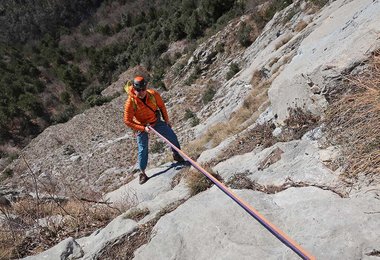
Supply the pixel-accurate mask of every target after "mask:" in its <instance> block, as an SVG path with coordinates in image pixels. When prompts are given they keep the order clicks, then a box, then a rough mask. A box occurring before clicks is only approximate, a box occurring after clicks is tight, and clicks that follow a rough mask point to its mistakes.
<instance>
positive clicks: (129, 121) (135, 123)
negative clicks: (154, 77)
mask: <svg viewBox="0 0 380 260" xmlns="http://www.w3.org/2000/svg"><path fill="white" fill-rule="evenodd" d="M148 92H149V93H148ZM149 95H153V96H154V98H155V100H156V104H154V103H153V102H152V99H151V98H149ZM144 99H145V104H144V102H143V101H142V100H141V99H140V98H138V97H137V96H136V94H135V92H134V91H133V87H131V86H130V87H129V88H128V99H127V101H126V102H125V105H124V123H125V124H126V125H127V126H129V127H130V128H132V129H133V130H137V131H144V130H145V126H146V125H147V124H153V123H155V122H156V121H157V117H156V114H155V113H154V112H153V111H152V110H151V109H149V108H148V107H147V105H148V106H149V107H150V108H152V109H153V110H154V111H155V110H157V107H158V108H159V109H160V110H161V114H162V117H163V119H164V120H165V122H169V116H168V111H167V110H166V107H165V104H164V101H163V100H162V98H161V96H160V94H159V93H158V92H157V91H155V90H153V89H148V90H147V93H146V96H145V98H144Z"/></svg>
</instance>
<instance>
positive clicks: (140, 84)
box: [133, 76, 147, 90]
mask: <svg viewBox="0 0 380 260" xmlns="http://www.w3.org/2000/svg"><path fill="white" fill-rule="evenodd" d="M146 85H147V83H146V81H145V79H144V77H142V76H137V77H135V78H134V80H133V88H134V89H136V90H145V89H146Z"/></svg>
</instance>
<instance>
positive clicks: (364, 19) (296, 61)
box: [268, 0, 380, 121]
mask: <svg viewBox="0 0 380 260" xmlns="http://www.w3.org/2000/svg"><path fill="white" fill-rule="evenodd" d="M379 14H380V4H379V2H378V1H372V0H367V1H344V2H343V1H335V2H333V3H331V5H330V6H328V7H326V8H325V9H324V10H323V11H322V12H321V13H320V15H319V16H318V17H315V19H314V20H313V22H312V23H311V24H309V25H308V26H307V27H306V30H312V31H311V33H310V34H309V35H308V36H307V37H306V38H305V39H303V40H302V42H301V44H300V46H299V48H298V49H297V54H296V55H295V56H294V58H293V59H292V61H291V62H290V63H289V64H288V65H287V66H286V67H285V68H284V71H283V72H282V73H281V74H280V75H279V76H278V77H277V78H276V79H275V80H274V81H273V83H272V86H271V88H270V90H269V93H268V94H269V97H270V99H271V103H272V106H273V110H274V113H275V114H277V115H278V119H279V121H283V120H284V119H285V118H286V116H287V115H288V108H289V107H293V108H294V107H302V108H305V109H306V110H308V111H311V112H312V113H315V114H321V113H322V112H323V110H324V109H325V108H326V106H327V102H326V99H325V98H324V96H323V92H326V90H325V91H324V90H323V89H324V88H327V87H330V86H331V85H330V83H331V81H333V80H334V79H337V77H341V75H342V73H343V74H344V71H348V70H350V69H352V68H353V67H355V66H357V65H358V64H359V63H360V61H363V60H365V59H366V58H367V56H368V54H369V53H370V52H371V51H374V50H377V49H378V48H379V47H380V46H379V40H378V39H379V38H378V37H379V32H380V29H379V24H380V15H379ZM288 44H291V41H290V42H289V43H288ZM316 88H319V89H321V91H315V89H316ZM313 89H314V91H313Z"/></svg>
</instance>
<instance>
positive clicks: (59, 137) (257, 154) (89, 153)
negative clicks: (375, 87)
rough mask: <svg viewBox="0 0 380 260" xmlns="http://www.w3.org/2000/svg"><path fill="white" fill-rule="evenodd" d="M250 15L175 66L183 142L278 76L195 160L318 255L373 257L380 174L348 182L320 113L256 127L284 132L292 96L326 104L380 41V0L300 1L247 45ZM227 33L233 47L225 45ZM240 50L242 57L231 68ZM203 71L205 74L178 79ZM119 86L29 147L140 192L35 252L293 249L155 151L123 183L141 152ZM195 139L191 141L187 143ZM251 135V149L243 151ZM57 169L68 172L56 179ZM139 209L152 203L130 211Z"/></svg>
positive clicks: (220, 254)
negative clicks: (309, 121) (259, 132)
mask: <svg viewBox="0 0 380 260" xmlns="http://www.w3.org/2000/svg"><path fill="white" fill-rule="evenodd" d="M250 19H251V20H250ZM242 21H245V22H247V21H248V22H249V21H252V16H250V15H247V16H244V17H242V18H241V19H240V20H238V21H235V22H233V23H231V24H230V25H229V26H228V27H227V28H225V29H224V30H222V31H221V32H219V33H218V34H216V35H214V36H213V37H211V38H210V39H209V40H206V41H205V42H204V43H203V44H201V45H199V47H198V48H197V49H196V50H195V51H194V53H193V54H192V56H191V57H190V58H189V57H182V58H181V59H182V60H179V61H178V62H179V63H181V62H182V64H184V66H183V67H182V70H181V71H180V73H174V72H175V71H176V68H178V67H176V66H179V65H178V64H175V65H174V67H173V71H172V72H169V73H168V75H167V82H169V83H170V90H169V91H168V92H167V93H165V94H164V97H165V98H166V99H167V100H168V107H169V111H170V114H171V115H172V116H173V118H174V122H175V128H176V130H177V132H178V135H179V136H180V139H181V141H182V142H183V143H184V144H186V143H188V142H190V141H192V140H193V139H195V138H196V139H198V140H199V139H202V137H203V136H205V135H207V134H210V129H213V126H215V125H218V124H220V127H221V128H226V127H227V125H228V124H229V125H231V124H234V122H235V121H233V119H234V118H236V117H238V116H241V114H242V113H243V112H242V111H244V110H242V109H243V108H245V107H250V104H247V102H248V101H247V97H249V96H251V95H253V94H252V93H255V94H256V95H260V94H261V93H262V92H264V93H265V92H266V90H267V89H269V92H268V94H269V99H267V98H266V96H265V95H263V97H262V98H260V99H258V98H256V99H253V100H254V101H255V102H257V103H258V104H257V107H256V110H257V111H258V112H256V113H251V112H250V114H248V115H247V116H245V117H243V119H242V122H241V126H242V127H241V128H239V132H237V133H235V132H233V131H231V132H229V134H227V135H225V136H223V137H222V138H220V139H221V140H223V141H222V142H213V141H211V140H209V142H207V143H204V144H203V146H202V151H203V152H202V154H200V156H199V158H197V160H198V162H201V163H203V164H204V165H206V164H209V165H210V166H212V170H213V171H214V172H215V173H217V174H218V175H219V176H220V177H221V179H222V180H223V181H224V182H225V183H226V184H227V185H228V186H230V188H231V189H233V190H234V192H236V193H237V194H238V195H239V196H240V197H242V198H243V199H244V200H246V201H247V202H248V203H249V204H250V205H252V206H253V207H254V208H256V209H257V210H258V211H259V212H260V213H262V214H263V215H264V216H265V217H267V218H268V219H269V220H270V221H271V222H273V223H274V224H275V225H276V226H278V227H279V228H280V229H282V230H283V231H284V232H285V233H287V234H288V235H289V236H290V237H292V238H293V239H294V240H296V241H297V242H298V243H299V244H300V245H301V246H302V247H304V248H305V249H306V250H307V251H308V252H310V253H311V254H312V255H315V256H316V258H317V259H340V258H342V259H376V258H378V256H379V252H380V247H379V244H380V237H379V235H378V234H379V230H380V218H379V217H378V214H379V210H380V203H379V199H380V197H379V194H380V182H379V181H378V179H376V178H375V179H372V181H371V182H366V181H365V180H364V179H359V181H357V182H356V183H353V184H352V185H350V186H348V185H347V184H346V183H345V182H343V181H342V178H341V173H342V170H343V169H342V168H332V167H330V166H329V162H331V161H333V160H334V158H336V157H337V154H339V149H338V147H333V146H328V147H326V145H324V142H323V141H324V140H325V136H324V133H323V131H322V130H323V126H321V125H319V124H318V123H316V124H314V125H311V126H312V127H311V128H308V129H306V128H305V129H306V130H305V131H303V132H301V136H300V137H299V138H295V137H294V136H293V138H289V139H287V140H286V139H282V141H281V142H272V143H268V144H267V145H266V146H265V147H264V146H262V145H256V143H254V142H253V141H252V139H254V138H256V137H257V136H253V135H252V136H250V135H251V134H252V133H255V132H254V130H255V129H257V127H258V126H260V125H272V126H273V128H272V129H271V130H270V131H273V130H274V131H273V134H274V136H282V135H283V134H284V133H286V131H287V127H286V123H287V122H288V123H289V121H287V119H289V118H291V115H292V114H291V113H292V111H294V110H295V109H296V108H300V109H301V110H302V111H304V112H305V111H306V112H307V113H308V115H309V116H310V117H311V118H313V117H320V116H322V117H323V115H324V111H325V110H326V108H327V107H328V105H329V98H330V96H329V95H330V94H331V93H333V91H334V88H336V86H338V85H339V83H340V82H341V79H342V78H343V77H344V76H345V75H347V73H348V74H349V73H350V72H352V71H355V70H356V71H359V70H361V69H362V68H363V67H362V65H361V64H365V61H366V60H368V59H369V57H370V54H371V53H372V52H373V51H376V50H378V49H379V48H380V40H379V33H380V31H379V27H378V25H379V24H380V2H379V1H372V0H360V1H349V0H337V1H334V2H331V3H329V4H327V5H326V6H325V7H324V8H323V9H321V10H319V11H316V10H314V9H313V7H312V6H311V5H310V3H305V2H295V3H294V4H292V5H290V6H289V7H288V8H286V9H285V10H283V11H282V12H280V13H277V14H276V15H275V16H274V17H273V19H272V20H271V21H270V22H269V23H268V24H267V25H266V26H265V28H264V29H263V31H262V33H261V34H260V35H258V36H257V38H256V40H255V41H254V42H253V43H252V45H251V46H249V47H248V48H246V49H244V48H242V47H239V46H238V45H237V44H236V39H235V41H234V40H233V39H234V37H235V38H236V31H237V28H238V27H239V25H240V23H241V22H242ZM222 42H228V43H229V44H228V46H232V47H231V49H228V50H227V49H225V51H224V52H216V51H215V48H216V46H217V44H218V43H222ZM234 44H236V45H234ZM226 46H227V45H226ZM233 46H235V47H233ZM184 61H185V63H184ZM232 63H238V64H239V67H240V68H241V70H240V72H239V73H238V74H236V75H235V76H234V77H232V78H231V79H230V80H228V81H226V80H225V76H226V74H227V73H228V68H229V67H230V65H231V64H232ZM196 67H197V68H196ZM194 71H196V72H198V73H199V75H198V79H197V80H196V81H195V82H194V83H193V84H191V85H190V86H186V87H183V84H184V83H185V82H186V80H188V78H189V77H191V75H192V74H193V73H194ZM129 73H130V74H129ZM133 73H134V72H127V73H126V74H123V75H122V76H121V78H120V80H119V81H118V82H116V83H114V85H113V86H111V87H110V88H109V90H108V91H110V92H113V91H115V90H114V89H121V87H122V85H123V84H124V82H125V79H126V78H130V77H131V76H132V74H133ZM210 82H212V84H216V86H217V87H216V93H215V96H214V97H213V99H212V101H211V102H209V103H207V104H206V105H202V94H203V93H204V91H205V90H207V88H208V87H210ZM260 88H262V89H261V90H260V91H259V92H255V90H257V89H260ZM124 99H125V96H123V95H122V96H120V97H118V98H116V99H115V100H113V101H112V102H111V103H109V104H106V105H103V106H102V107H97V108H92V109H90V110H88V111H86V112H85V113H83V114H82V115H79V116H77V117H75V118H73V119H72V120H71V121H69V122H68V123H66V124H63V125H57V126H54V127H50V128H48V129H47V130H46V131H44V132H43V133H42V134H41V135H40V136H38V137H37V138H36V139H35V140H34V141H33V142H32V143H31V144H30V145H29V146H28V147H26V148H25V149H24V151H23V154H24V157H25V159H26V161H28V163H29V164H30V165H31V168H32V170H33V171H34V172H36V173H38V178H39V179H41V180H45V179H50V180H52V182H55V183H56V185H58V186H62V187H65V185H72V187H75V188H78V189H81V188H83V187H90V189H92V190H94V191H96V192H99V191H103V193H102V194H103V197H104V199H106V200H108V201H110V202H113V203H115V205H116V204H117V203H122V202H123V201H124V202H125V201H126V200H128V201H129V202H130V200H131V199H132V200H133V203H132V204H133V205H132V207H131V208H130V209H128V210H127V211H126V212H124V213H123V214H121V215H120V216H118V217H117V218H115V219H114V220H113V221H112V222H110V223H109V224H108V225H107V226H106V227H105V228H103V229H99V230H97V231H95V232H94V233H92V234H91V235H89V236H85V237H82V238H79V239H78V238H68V239H66V240H64V241H62V242H61V243H59V244H58V245H56V246H54V247H53V248H51V249H49V250H47V251H45V252H42V253H41V254H39V255H36V256H31V257H28V258H29V259H132V258H135V259H149V258H154V259H211V258H214V259H252V258H254V259H279V258H282V259H297V258H298V257H297V255H296V254H295V253H294V252H292V251H291V250H290V249H289V248H287V247H285V246H284V245H283V244H282V243H281V242H280V241H278V240H277V239H275V237H274V236H272V235H271V234H270V233H269V232H268V231H267V230H265V229H264V228H263V227H262V226H260V225H259V223H258V222H257V221H255V220H254V219H253V218H251V217H250V216H249V215H248V214H247V213H246V212H245V211H244V210H243V209H241V208H239V207H238V206H237V205H236V204H235V203H234V202H233V201H232V200H230V199H229V198H228V197H226V196H225V194H224V193H223V192H221V191H220V190H218V189H217V187H212V188H210V189H207V190H206V191H203V192H201V193H199V194H197V195H195V196H191V190H190V188H189V186H188V184H187V181H186V178H181V176H182V175H183V174H189V172H188V171H187V170H186V169H184V167H183V166H180V165H176V164H171V163H164V162H165V158H164V159H162V158H159V159H158V158H156V157H157V154H153V155H152V157H153V160H152V161H151V163H150V170H149V171H148V172H147V174H148V175H149V176H152V178H151V179H150V180H149V181H148V182H147V183H146V184H144V185H142V186H140V185H139V184H138V180H137V179H133V180H132V181H130V182H128V183H126V184H125V185H122V184H123V183H122V182H123V181H125V182H127V180H126V176H127V175H130V176H131V175H132V170H133V165H134V162H135V161H134V160H135V157H136V155H135V146H134V144H133V143H134V140H133V136H132V133H131V132H129V131H127V130H126V129H125V127H124V125H123V122H122V109H123V100H124ZM185 109H191V110H192V111H194V112H195V114H196V116H197V117H198V118H199V119H200V124H198V125H197V126H194V127H191V124H190V121H187V122H186V121H183V117H184V113H185V111H184V110H185ZM306 112H305V113H306ZM259 114H260V116H259ZM181 120H182V121H181ZM225 122H227V125H226V124H225V125H223V123H225ZM300 127H301V128H302V127H303V125H301V126H300ZM221 128H219V129H218V128H216V129H217V131H215V132H214V135H217V134H218V133H220V132H223V130H224V129H221ZM263 129H264V128H263ZM308 130H310V131H308ZM247 136H248V137H247ZM242 137H247V139H244V141H242V140H243V139H241V138H242ZM291 139H293V140H291ZM249 140H251V141H249ZM193 144H194V143H193ZM190 145H191V143H190ZM190 145H189V146H186V148H187V147H190V148H189V150H186V148H185V149H184V151H185V152H186V153H191V151H190V149H191V146H190ZM247 146H248V147H247ZM242 147H243V148H244V149H241V150H240V151H243V152H236V150H239V149H240V148H242ZM194 149H195V148H194ZM228 151H230V152H228ZM231 151H232V152H231ZM10 167H12V168H13V171H14V172H15V173H17V176H16V178H20V180H21V179H27V178H28V169H27V168H26V166H25V163H24V162H23V160H22V159H20V160H16V161H15V162H14V163H13V164H12V165H11V166H10ZM364 178H365V177H364ZM62 179H65V180H67V182H66V183H62V182H61V183H58V180H62ZM368 183H369V184H368ZM111 190H112V191H111ZM107 191H111V192H108V193H107ZM136 212H144V214H143V216H142V217H141V218H133V217H132V215H134V214H135V213H136Z"/></svg>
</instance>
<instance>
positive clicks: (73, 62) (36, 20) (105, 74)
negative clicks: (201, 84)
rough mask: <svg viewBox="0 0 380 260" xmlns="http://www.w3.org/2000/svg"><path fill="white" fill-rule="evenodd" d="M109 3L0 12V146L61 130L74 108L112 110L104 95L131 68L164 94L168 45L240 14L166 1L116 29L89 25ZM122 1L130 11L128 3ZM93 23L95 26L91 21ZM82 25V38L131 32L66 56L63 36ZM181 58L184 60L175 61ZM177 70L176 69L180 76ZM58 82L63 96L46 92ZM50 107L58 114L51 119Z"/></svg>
mask: <svg viewBox="0 0 380 260" xmlns="http://www.w3.org/2000/svg"><path fill="white" fill-rule="evenodd" d="M112 1H113V0H109V1H101V0H75V1H74V0H68V1H55V0H53V1H50V2H49V3H47V2H46V1H37V2H36V1H32V2H25V1H21V2H20V1H18V2H17V1H6V2H4V3H2V4H0V9H1V10H2V11H1V14H0V15H1V17H0V18H1V21H2V22H3V24H2V26H0V73H1V75H2V76H1V78H0V127H1V128H0V143H1V142H4V141H6V140H8V139H10V138H16V136H17V138H21V137H22V136H26V135H28V134H30V133H38V132H40V131H41V130H42V129H39V128H38V126H37V125H33V123H32V122H41V120H42V121H44V122H45V123H62V122H65V121H67V120H69V119H70V117H72V116H73V115H75V113H76V111H77V109H78V108H77V106H83V105H85V104H88V105H90V106H95V105H101V104H104V103H105V102H108V101H109V99H108V98H104V97H102V96H101V95H100V92H101V91H102V90H103V89H104V87H105V86H107V85H109V84H110V83H112V81H113V80H115V78H117V76H118V75H119V74H120V73H121V72H123V71H125V70H126V69H127V68H128V67H131V66H135V65H140V64H141V65H143V66H145V67H147V69H148V70H152V71H153V80H152V81H153V84H154V85H155V86H156V87H159V88H162V89H166V86H165V84H164V83H163V76H164V74H165V71H166V68H167V67H169V66H171V65H172V64H173V63H174V61H175V60H172V59H173V58H170V59H169V58H167V57H162V54H163V53H164V52H165V51H166V50H167V48H168V46H169V43H170V42H171V41H177V40H181V39H185V38H188V39H190V40H191V42H196V41H195V40H196V39H198V38H199V37H202V36H203V35H204V32H205V31H208V30H209V29H210V27H213V26H214V25H215V24H216V23H217V24H219V25H220V24H223V23H226V22H228V20H229V19H231V18H233V17H234V16H236V15H238V14H239V12H241V10H242V5H241V4H239V3H240V1H239V2H238V1H237V0H227V1H222V0H217V1H212V0H171V1H169V0H162V1H160V4H159V5H158V4H157V3H156V2H155V1H148V2H146V3H144V8H142V9H141V11H137V12H136V11H134V10H133V11H132V10H131V9H130V8H125V9H124V10H128V11H126V12H125V13H123V14H121V16H120V19H119V21H114V22H113V23H112V24H105V23H104V21H102V20H100V21H99V20H97V19H98V18H94V19H93V18H91V15H92V12H93V11H94V10H95V9H96V8H97V7H99V6H100V5H101V7H102V8H104V10H106V9H107V8H108V7H110V6H111V5H112ZM118 1H119V3H120V4H126V5H129V4H131V1H129V0H118ZM110 9H111V10H112V8H110ZM88 17H90V19H86V18H88ZM79 23H81V27H80V28H79V29H80V32H82V33H83V34H85V35H91V34H94V33H99V32H100V33H101V34H103V36H104V38H107V37H108V36H111V35H113V34H115V33H118V32H119V31H121V30H122V29H123V28H125V27H129V28H128V29H127V30H125V32H126V33H127V37H121V38H120V41H118V42H117V43H113V44H108V45H103V46H104V47H99V46H96V43H95V48H94V47H85V46H84V44H83V43H82V42H80V41H78V42H76V46H75V47H74V48H75V51H74V52H71V51H69V50H65V49H63V46H64V45H61V43H62V42H64V41H62V40H61V39H60V36H61V35H63V34H65V35H68V37H69V38H70V37H72V36H70V30H71V28H72V27H73V26H76V25H78V24H79ZM113 42H115V41H113ZM15 43H17V44H20V43H22V46H21V45H17V44H15ZM72 47H73V46H72ZM222 49H223V48H221V49H220V50H219V51H222ZM188 51H191V49H190V48H189V49H188ZM178 57H180V55H177V56H175V58H174V59H177V58H178ZM87 64H89V65H87ZM183 66H184V65H183ZM82 68H83V69H82ZM180 70H181V67H178V73H180ZM84 71H86V73H85V72H84ZM200 72H201V71H200V69H199V68H198V67H197V68H196V69H195V70H194V72H193V74H192V75H191V76H190V78H189V79H188V84H191V83H193V82H194V81H195V80H196V79H197V78H198V76H199V74H200ZM53 82H54V85H55V86H57V85H58V86H59V87H61V88H62V89H61V90H60V91H59V92H58V93H55V92H54V91H53V93H52V91H51V90H49V89H46V87H47V86H48V87H50V86H51V85H52V83H53ZM51 93H52V94H51ZM59 93H61V94H59ZM41 97H43V100H44V101H43V102H42V101H41V99H40V98H41ZM47 97H49V98H48V99H47ZM79 99H81V100H82V102H83V103H82V104H78V102H75V104H76V105H75V106H74V105H73V103H72V102H73V100H79ZM47 100H48V101H47ZM58 102H59V103H58ZM57 103H58V104H57ZM44 106H46V107H44ZM48 106H50V107H51V106H54V107H55V110H56V111H61V112H60V113H58V114H56V115H52V114H51V109H47V107H48ZM31 119H39V120H31ZM194 122H195V123H196V120H195V121H194ZM198 122H199V120H198ZM15 123H16V124H15ZM43 125H46V124H43ZM41 126H42V125H41ZM15 129H17V131H16V132H17V133H16V132H15ZM15 133H16V135H15Z"/></svg>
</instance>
